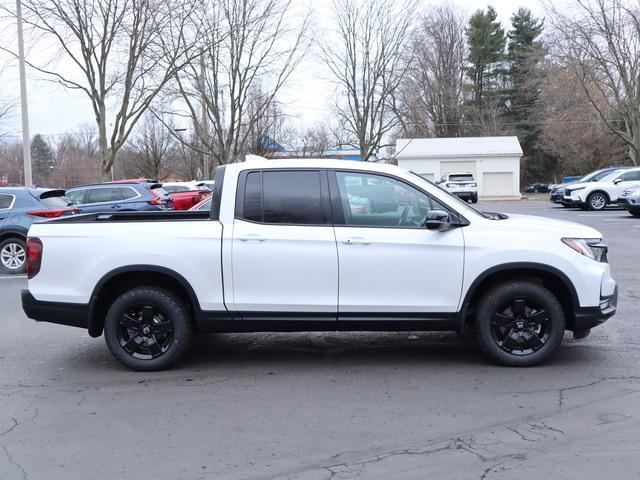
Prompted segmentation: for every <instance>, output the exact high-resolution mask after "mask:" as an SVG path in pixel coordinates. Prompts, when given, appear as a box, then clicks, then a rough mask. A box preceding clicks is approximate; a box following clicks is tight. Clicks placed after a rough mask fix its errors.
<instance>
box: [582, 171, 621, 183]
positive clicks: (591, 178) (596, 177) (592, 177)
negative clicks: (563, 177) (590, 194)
mask: <svg viewBox="0 0 640 480" xmlns="http://www.w3.org/2000/svg"><path fill="white" fill-rule="evenodd" d="M612 171H613V170H596V171H595V172H591V173H588V174H586V175H585V176H584V177H582V178H581V179H580V180H579V181H580V182H598V181H600V180H601V179H602V178H604V177H606V176H607V175H609V174H610V173H611V172H612Z"/></svg>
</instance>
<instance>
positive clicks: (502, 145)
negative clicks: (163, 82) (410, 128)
mask: <svg viewBox="0 0 640 480" xmlns="http://www.w3.org/2000/svg"><path fill="white" fill-rule="evenodd" d="M516 155H517V156H521V155H522V148H521V147H520V142H518V137H515V136H512V137H454V138H400V139H398V141H397V142H396V158H398V159H399V160H402V159H408V158H446V157H479V156H483V157H484V156H516Z"/></svg>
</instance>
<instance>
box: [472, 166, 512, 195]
mask: <svg viewBox="0 0 640 480" xmlns="http://www.w3.org/2000/svg"><path fill="white" fill-rule="evenodd" d="M480 195H482V196H485V197H502V196H510V195H514V192H513V172H485V174H484V175H483V176H482V191H481V192H480Z"/></svg>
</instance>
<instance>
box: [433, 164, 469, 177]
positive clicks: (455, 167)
mask: <svg viewBox="0 0 640 480" xmlns="http://www.w3.org/2000/svg"><path fill="white" fill-rule="evenodd" d="M467 172H468V173H473V177H474V178H475V176H476V162H475V160H473V161H471V162H440V175H446V174H447V173H467Z"/></svg>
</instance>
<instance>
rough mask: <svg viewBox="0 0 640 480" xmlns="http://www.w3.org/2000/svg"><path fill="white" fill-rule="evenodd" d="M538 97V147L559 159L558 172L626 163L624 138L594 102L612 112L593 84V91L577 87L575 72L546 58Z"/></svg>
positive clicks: (607, 113)
mask: <svg viewBox="0 0 640 480" xmlns="http://www.w3.org/2000/svg"><path fill="white" fill-rule="evenodd" d="M540 76H541V78H540V80H539V81H536V82H535V83H536V84H537V85H538V91H539V100H538V108H537V110H536V112H537V113H536V114H535V115H534V117H532V118H531V119H530V120H531V121H532V122H535V123H537V124H538V125H539V131H540V136H539V139H538V145H537V148H540V149H541V150H543V151H544V152H546V153H548V154H549V155H552V156H553V157H555V158H556V159H557V160H558V170H557V172H548V173H558V174H561V175H562V174H566V175H569V174H571V175H575V174H579V173H583V172H585V171H590V170H596V169H598V168H601V167H606V166H610V165H616V164H622V163H625V159H626V158H627V155H626V152H625V147H624V145H625V144H624V142H623V141H622V140H621V139H620V137H619V136H617V135H616V134H615V133H613V132H611V130H609V129H608V128H607V126H606V125H605V124H604V122H603V121H602V119H601V117H600V115H599V114H598V113H597V111H596V110H595V109H594V108H593V106H592V101H595V102H597V103H598V109H600V110H602V111H603V112H606V115H607V116H609V115H611V114H612V112H611V111H608V110H607V109H608V108H610V107H609V105H608V101H607V99H606V98H603V97H602V96H601V94H600V93H599V91H598V88H597V86H595V85H594V84H587V85H586V87H587V88H588V89H589V91H590V95H589V96H587V95H586V94H585V93H584V91H582V90H581V89H577V90H576V87H575V72H574V71H573V70H572V69H569V68H567V67H564V66H560V65H557V64H555V63H553V62H546V64H544V65H543V68H542V69H541V71H540Z"/></svg>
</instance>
